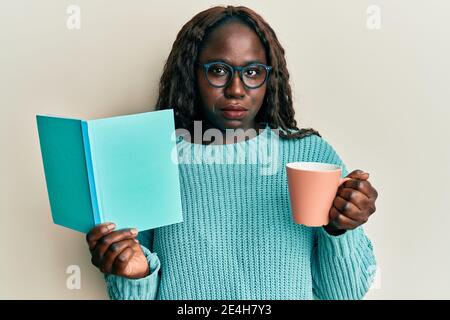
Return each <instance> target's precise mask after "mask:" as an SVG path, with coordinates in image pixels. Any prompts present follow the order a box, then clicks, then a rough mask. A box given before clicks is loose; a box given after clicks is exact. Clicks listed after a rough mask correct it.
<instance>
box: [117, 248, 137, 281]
mask: <svg viewBox="0 0 450 320" xmlns="http://www.w3.org/2000/svg"><path fill="white" fill-rule="evenodd" d="M134 255H135V251H134V250H133V249H132V248H130V247H128V248H126V249H125V250H124V251H122V252H121V253H120V254H119V255H118V256H117V258H116V260H114V263H113V270H112V271H113V273H114V274H117V275H127V273H128V270H127V267H128V263H129V261H130V260H131V258H133V256H134Z"/></svg>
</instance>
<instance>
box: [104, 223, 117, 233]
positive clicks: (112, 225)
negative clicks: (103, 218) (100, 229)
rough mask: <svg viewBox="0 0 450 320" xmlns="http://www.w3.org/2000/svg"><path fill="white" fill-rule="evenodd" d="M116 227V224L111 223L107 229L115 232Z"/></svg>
mask: <svg viewBox="0 0 450 320" xmlns="http://www.w3.org/2000/svg"><path fill="white" fill-rule="evenodd" d="M115 227H116V225H115V224H114V223H110V224H108V225H107V226H106V228H108V230H109V231H111V230H113V229H114V228H115Z"/></svg>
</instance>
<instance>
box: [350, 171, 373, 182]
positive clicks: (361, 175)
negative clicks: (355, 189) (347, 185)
mask: <svg viewBox="0 0 450 320" xmlns="http://www.w3.org/2000/svg"><path fill="white" fill-rule="evenodd" d="M347 178H351V179H361V180H367V179H369V173H368V172H364V171H363V170H359V169H358V170H353V171H352V172H350V173H349V174H348V175H347Z"/></svg>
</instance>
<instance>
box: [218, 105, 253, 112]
mask: <svg viewBox="0 0 450 320" xmlns="http://www.w3.org/2000/svg"><path fill="white" fill-rule="evenodd" d="M221 110H223V111H247V109H246V108H244V107H243V106H241V105H239V104H230V105H227V106H226V107H224V108H222V109H221Z"/></svg>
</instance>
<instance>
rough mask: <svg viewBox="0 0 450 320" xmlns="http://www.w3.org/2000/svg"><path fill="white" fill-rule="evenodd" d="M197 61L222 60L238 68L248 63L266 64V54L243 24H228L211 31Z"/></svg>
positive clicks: (252, 32)
mask: <svg viewBox="0 0 450 320" xmlns="http://www.w3.org/2000/svg"><path fill="white" fill-rule="evenodd" d="M199 60H200V61H201V62H207V61H212V60H224V61H226V62H228V63H231V64H233V65H237V66H239V65H245V64H246V63H248V62H250V61H259V62H261V63H266V54H265V50H264V46H263V44H262V43H261V40H260V39H259V37H258V35H257V34H256V33H255V31H253V30H252V29H251V28H250V27H248V26H247V25H245V24H243V23H240V22H229V23H226V24H224V25H222V26H219V27H217V28H216V29H214V30H213V31H211V33H210V34H209V36H208V38H207V39H206V42H205V44H204V46H203V49H202V51H201V52H200V56H199Z"/></svg>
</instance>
